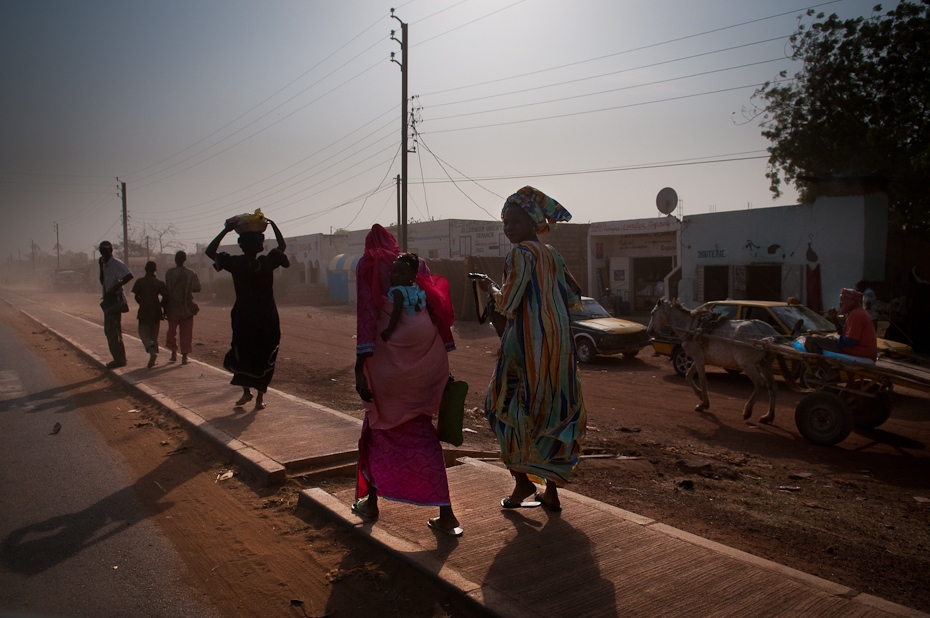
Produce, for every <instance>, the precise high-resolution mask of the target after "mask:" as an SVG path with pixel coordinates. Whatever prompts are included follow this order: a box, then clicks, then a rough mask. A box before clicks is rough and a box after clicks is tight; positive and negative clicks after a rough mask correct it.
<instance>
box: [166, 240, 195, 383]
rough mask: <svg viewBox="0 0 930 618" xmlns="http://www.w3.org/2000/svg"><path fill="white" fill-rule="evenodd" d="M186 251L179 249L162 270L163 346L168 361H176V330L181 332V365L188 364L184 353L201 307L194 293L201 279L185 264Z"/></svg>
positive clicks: (186, 353)
mask: <svg viewBox="0 0 930 618" xmlns="http://www.w3.org/2000/svg"><path fill="white" fill-rule="evenodd" d="M186 261H187V254H186V253H184V252H183V251H178V252H177V253H175V254H174V263H175V264H177V266H175V267H174V268H169V269H168V270H167V271H166V272H165V285H166V286H168V306H167V308H166V313H167V317H168V340H167V341H166V343H165V347H167V348H168V349H169V350H171V360H170V361H169V362H172V363H173V362H175V361H176V360H178V336H177V335H178V331H180V332H181V364H182V365H186V364H187V355H188V354H190V353H191V346H192V345H193V340H194V316H195V315H197V312H198V311H200V307H198V306H197V303H195V302H194V292H199V291H200V279H199V278H198V277H197V273H195V272H194V271H192V270H191V269H190V268H186V267H185V266H184V262H186Z"/></svg>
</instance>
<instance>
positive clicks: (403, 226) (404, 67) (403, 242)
mask: <svg viewBox="0 0 930 618" xmlns="http://www.w3.org/2000/svg"><path fill="white" fill-rule="evenodd" d="M391 17H393V18H394V19H396V20H397V21H398V22H400V35H401V39H400V40H398V39H397V38H396V37H395V36H394V30H391V39H392V40H394V41H397V42H398V43H400V53H401V58H402V60H403V61H402V62H398V61H397V60H396V59H395V58H394V52H391V62H395V63H397V65H398V66H400V77H401V116H400V130H401V137H400V148H401V153H400V155H401V158H400V175H401V196H400V202H401V206H400V210H401V218H400V219H399V220H398V221H397V227H398V230H399V231H400V248H401V250H402V251H403V252H404V253H406V252H407V73H408V69H409V66H408V63H409V61H408V58H407V24H406V23H404V22H403V21H401V19H400V18H399V17H398V16H397V15H395V14H394V9H391Z"/></svg>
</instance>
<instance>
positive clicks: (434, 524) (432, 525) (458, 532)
mask: <svg viewBox="0 0 930 618" xmlns="http://www.w3.org/2000/svg"><path fill="white" fill-rule="evenodd" d="M426 525H427V527H429V529H430V530H435V531H436V532H441V533H443V534H445V535H447V536H454V537H457V536H462V533H463V532H465V531H464V530H462V527H461V526H455V527H454V528H443V527H442V526H441V525H439V518H438V517H433V518H432V519H427V520H426Z"/></svg>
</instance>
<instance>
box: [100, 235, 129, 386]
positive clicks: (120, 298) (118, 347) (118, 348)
mask: <svg viewBox="0 0 930 618" xmlns="http://www.w3.org/2000/svg"><path fill="white" fill-rule="evenodd" d="M99 251H100V259H99V260H98V262H97V263H98V264H99V266H100V285H101V286H102V288H103V299H102V300H101V301H100V308H101V309H103V332H104V334H105V335H106V336H107V345H109V347H110V355H111V356H112V357H113V360H112V361H110V362H109V363H107V368H108V369H114V368H116V367H125V366H126V348H125V347H123V325H122V321H123V314H124V313H129V304H128V303H127V302H126V297H125V296H124V295H123V286H124V285H126V284H127V283H129V282H130V281H131V280H132V272H131V271H130V270H129V267H128V266H126V265H125V264H123V263H122V262H121V261H120V260H118V259H117V258H115V257H113V245H112V244H111V243H110V241H108V240H104V241H103V242H101V243H100V247H99Z"/></svg>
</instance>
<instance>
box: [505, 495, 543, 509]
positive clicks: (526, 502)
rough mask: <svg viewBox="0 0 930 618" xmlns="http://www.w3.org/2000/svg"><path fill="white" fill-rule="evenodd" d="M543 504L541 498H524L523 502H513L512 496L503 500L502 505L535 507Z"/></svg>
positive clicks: (509, 507) (523, 507)
mask: <svg viewBox="0 0 930 618" xmlns="http://www.w3.org/2000/svg"><path fill="white" fill-rule="evenodd" d="M540 505H542V502H540V501H539V500H524V501H522V502H511V501H510V496H507V497H506V498H504V499H503V500H501V507H502V508H505V509H535V508H536V507H537V506H540Z"/></svg>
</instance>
